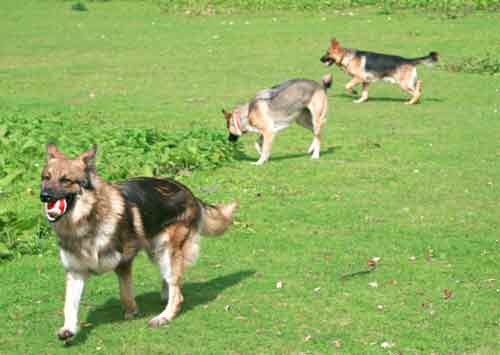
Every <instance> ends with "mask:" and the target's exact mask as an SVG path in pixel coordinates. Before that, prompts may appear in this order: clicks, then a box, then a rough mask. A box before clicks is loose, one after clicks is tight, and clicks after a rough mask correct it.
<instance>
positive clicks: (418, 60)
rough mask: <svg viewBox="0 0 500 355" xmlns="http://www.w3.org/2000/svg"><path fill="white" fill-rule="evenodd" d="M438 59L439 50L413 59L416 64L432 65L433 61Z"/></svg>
mask: <svg viewBox="0 0 500 355" xmlns="http://www.w3.org/2000/svg"><path fill="white" fill-rule="evenodd" d="M438 60H439V54H438V52H430V53H429V55H428V56H425V57H421V58H415V59H413V60H412V61H413V63H415V64H425V65H432V64H433V63H436V62H437V61H438Z"/></svg>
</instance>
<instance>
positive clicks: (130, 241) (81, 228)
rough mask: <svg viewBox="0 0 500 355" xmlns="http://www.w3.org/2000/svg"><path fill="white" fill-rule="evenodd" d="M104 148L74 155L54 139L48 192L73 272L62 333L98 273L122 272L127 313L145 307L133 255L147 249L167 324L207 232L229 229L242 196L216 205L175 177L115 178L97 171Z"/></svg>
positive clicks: (72, 328) (66, 334)
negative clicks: (139, 301)
mask: <svg viewBox="0 0 500 355" xmlns="http://www.w3.org/2000/svg"><path fill="white" fill-rule="evenodd" d="M96 149H97V147H96V146H95V145H94V146H93V147H92V148H91V149H90V150H89V151H87V152H85V153H83V154H81V155H80V156H78V157H77V158H76V159H69V158H67V157H66V155H64V154H63V153H62V152H60V151H59V150H58V149H57V148H56V146H55V145H53V144H48V146H47V162H46V165H45V167H44V169H43V171H42V184H41V191H40V199H41V200H42V202H43V203H44V206H45V213H46V216H47V219H48V220H49V222H50V223H51V225H52V227H53V228H54V230H55V232H56V234H57V236H58V242H59V249H60V258H61V261H62V264H63V266H64V269H65V271H66V297H65V303H64V326H63V327H62V328H61V329H60V330H59V331H58V333H57V335H58V337H59V338H60V339H61V340H64V341H67V340H69V339H70V338H72V337H73V336H74V335H75V334H76V333H77V332H78V308H79V304H80V299H81V296H82V293H83V289H84V285H85V281H86V280H87V278H88V277H89V276H90V275H92V274H101V273H104V272H108V271H114V272H115V273H116V275H117V276H118V281H119V286H120V299H121V302H122V304H123V307H124V310H125V318H126V319H130V318H132V317H133V316H134V315H135V314H136V313H137V312H138V308H137V305H136V303H135V300H134V294H133V289H132V261H133V259H134V257H135V256H136V254H137V253H138V252H139V250H140V249H145V250H146V251H147V253H148V254H149V256H150V258H151V259H152V260H153V261H154V262H156V263H157V264H158V265H159V267H160V273H161V276H162V279H163V285H162V293H161V296H162V298H163V299H164V300H167V301H168V302H167V306H166V308H165V309H164V311H163V312H161V313H160V314H159V315H157V316H156V317H154V318H153V319H151V320H150V321H149V325H150V326H151V327H159V326H161V325H163V324H165V323H167V322H168V321H171V320H172V319H173V318H174V317H175V316H176V314H177V313H179V311H180V309H181V303H182V301H183V297H182V293H181V289H180V285H181V277H182V273H183V272H184V269H185V267H186V266H187V265H188V264H191V263H193V262H194V261H195V260H196V257H197V255H198V250H199V235H200V234H203V235H221V234H223V233H224V231H225V230H226V229H227V228H228V226H229V224H230V223H231V219H232V215H233V212H234V211H235V209H236V207H237V203H235V202H233V203H229V204H226V205H224V204H220V205H217V206H213V205H209V204H207V203H205V202H203V201H201V200H200V199H198V198H196V197H195V196H193V194H192V193H191V191H190V190H189V189H188V188H187V187H186V186H184V185H182V184H180V183H178V182H176V181H174V180H171V179H157V178H148V177H138V178H132V179H130V180H127V181H124V182H119V183H109V182H106V181H104V180H103V179H102V178H100V177H99V176H98V175H97V173H96V168H95V156H96Z"/></svg>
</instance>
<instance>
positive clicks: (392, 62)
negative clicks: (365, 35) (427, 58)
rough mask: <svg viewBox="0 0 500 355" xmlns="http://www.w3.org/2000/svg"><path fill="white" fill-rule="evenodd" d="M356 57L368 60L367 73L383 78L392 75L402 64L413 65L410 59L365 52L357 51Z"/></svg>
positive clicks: (366, 64)
mask: <svg viewBox="0 0 500 355" xmlns="http://www.w3.org/2000/svg"><path fill="white" fill-rule="evenodd" d="M356 55H357V56H361V57H365V58H366V63H365V70H366V71H368V72H372V73H375V74H377V75H382V76H385V75H388V74H391V73H392V72H394V71H395V70H396V69H397V68H398V67H399V66H400V65H402V64H406V63H411V60H410V59H406V58H403V57H400V56H397V55H390V54H382V53H375V52H365V51H356Z"/></svg>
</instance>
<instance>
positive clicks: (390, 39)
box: [0, 0, 500, 355]
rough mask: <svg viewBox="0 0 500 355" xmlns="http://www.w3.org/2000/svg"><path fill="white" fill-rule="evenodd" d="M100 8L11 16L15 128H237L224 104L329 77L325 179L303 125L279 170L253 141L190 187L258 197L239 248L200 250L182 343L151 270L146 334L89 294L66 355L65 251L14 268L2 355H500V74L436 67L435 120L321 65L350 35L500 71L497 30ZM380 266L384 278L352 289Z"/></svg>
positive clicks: (429, 74)
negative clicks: (358, 92) (56, 122)
mask: <svg viewBox="0 0 500 355" xmlns="http://www.w3.org/2000/svg"><path fill="white" fill-rule="evenodd" d="M87 6H88V8H89V11H87V12H77V11H71V3H70V2H63V1H35V0H31V1H24V2H23V6H20V5H19V2H18V1H13V0H3V1H2V4H1V5H0V9H1V11H2V15H1V18H2V20H1V21H0V31H1V33H2V36H1V38H0V53H1V56H0V92H1V95H0V109H1V111H0V114H3V113H5V112H7V111H9V110H12V109H14V108H22V109H23V110H25V111H26V112H29V113H33V114H36V113H49V114H51V113H55V112H64V113H66V114H72V115H73V116H72V117H74V120H75V121H76V122H79V121H81V122H82V123H83V122H85V123H88V122H92V121H93V120H96V122H98V124H99V125H102V122H103V120H104V122H105V123H104V126H103V129H105V128H107V129H110V128H116V129H120V128H123V127H134V128H143V127H144V128H146V127H156V128H159V129H162V130H168V131H175V130H177V129H181V128H183V129H185V128H193V127H195V128H199V127H210V128H220V129H221V130H223V129H224V122H223V119H222V118H223V116H222V115H221V114H220V110H221V108H222V107H226V108H231V107H232V106H233V105H235V104H237V103H240V102H243V101H244V100H246V99H248V98H249V97H251V96H252V94H254V93H255V92H256V91H257V90H259V89H262V88H265V87H269V86H271V85H273V84H277V83H279V82H281V81H284V80H286V79H289V78H294V77H305V78H312V79H319V78H320V77H321V76H322V75H324V74H325V73H327V72H332V73H333V76H334V83H333V88H332V90H331V91H329V103H330V111H329V114H328V116H327V117H328V124H327V127H326V129H325V130H324V134H323V140H322V143H323V145H322V156H321V159H320V160H319V161H311V160H310V159H309V158H308V156H307V155H306V149H307V147H308V146H309V143H310V141H311V134H310V132H308V131H305V130H303V129H302V128H299V127H298V126H292V127H291V128H290V129H288V130H285V131H284V132H283V133H282V134H280V135H279V136H278V137H277V139H276V141H275V144H274V147H273V152H272V156H271V160H270V162H269V163H267V164H265V165H264V166H261V167H255V166H252V165H250V162H251V161H254V160H257V153H256V152H255V150H254V149H253V142H254V137H251V136H249V137H245V138H244V139H243V144H244V150H245V153H246V156H245V157H243V158H242V159H241V161H238V162H236V163H232V164H229V165H227V166H225V167H223V168H220V169H217V170H214V171H204V172H203V171H202V172H196V171H195V172H194V174H193V175H192V176H188V177H182V181H183V182H184V183H186V184H187V185H188V186H190V187H191V188H192V190H193V191H194V192H195V193H196V194H197V195H198V196H199V197H202V198H203V199H204V200H207V201H209V202H216V201H229V200H231V199H239V200H240V203H241V210H240V212H239V213H238V215H237V218H236V221H235V225H234V226H233V228H232V229H231V230H230V232H229V233H227V234H226V235H225V236H224V237H221V238H215V239H208V238H207V239H205V240H204V241H203V243H202V252H201V256H200V258H199V260H198V263H197V264H196V265H195V266H194V267H192V268H191V269H189V271H188V272H187V273H186V278H185V285H184V288H183V291H184V298H185V303H184V308H183V312H182V314H180V316H179V317H178V318H177V319H176V320H175V321H174V322H172V323H171V324H170V325H168V326H167V327H164V328H161V329H154V330H152V329H149V328H148V327H147V320H148V319H150V318H151V317H152V316H153V315H155V314H157V313H159V312H160V311H161V309H162V307H163V306H162V305H161V303H160V296H159V288H160V276H159V273H158V270H157V269H156V268H155V267H154V266H153V265H152V264H150V263H149V261H148V260H147V258H146V257H145V256H141V257H139V258H138V259H137V262H136V263H135V289H136V295H137V297H136V298H137V301H138V304H139V307H140V308H141V310H142V315H141V316H140V317H139V318H138V319H136V320H133V321H124V320H122V318H121V315H122V311H121V306H120V304H119V301H118V285H117V281H116V278H115V276H114V275H113V274H108V275H105V276H101V277H95V278H92V279H91V280H90V281H89V283H88V285H87V288H86V292H85V295H84V298H83V304H82V309H81V312H80V319H81V321H82V322H83V323H82V326H83V329H82V331H81V333H80V334H79V335H78V337H77V338H76V339H75V342H74V344H73V345H72V346H69V347H65V346H64V345H62V344H61V343H60V342H59V341H58V340H57V339H56V336H55V332H56V330H57V329H58V328H59V327H60V326H61V325H62V323H63V317H62V309H63V296H64V281H63V274H64V273H63V269H62V267H61V265H60V262H59V259H58V256H57V251H56V250H55V249H56V248H55V247H54V251H53V252H52V253H48V254H47V255H44V256H26V257H22V258H18V259H16V260H14V261H12V262H4V263H2V264H0V275H1V280H2V286H1V287H0V323H1V324H2V326H1V327H0V354H42V353H43V354H46V353H48V354H55V353H65V354H66V353H68V354H69V353H99V352H100V353H106V354H110V353H111V354H113V353H127V354H149V353H162V354H228V355H229V354H331V353H337V352H338V353H347V354H385V353H393V354H395V353H398V352H399V353H403V354H412V353H417V354H430V353H433V352H434V353H436V354H448V353H456V354H464V353H467V354H469V353H470V354H494V353H499V352H500V350H499V349H500V340H499V339H500V280H499V270H500V267H499V266H500V259H499V258H500V234H499V232H498V231H499V229H500V207H499V206H500V190H499V187H500V164H499V161H500V145H499V142H500V80H499V76H491V75H480V74H466V73H461V72H449V71H445V70H443V69H440V68H427V67H425V66H422V67H419V77H420V78H421V79H422V80H423V96H422V102H421V104H420V105H416V106H413V107H408V106H406V105H403V102H404V100H406V94H404V93H403V92H402V91H401V90H400V89H398V88H397V87H396V86H392V85H388V84H382V83H381V84H375V85H372V86H371V90H370V95H371V99H370V100H369V101H368V102H367V103H365V104H362V105H355V104H353V103H352V98H351V97H349V96H348V95H346V94H345V93H344V90H343V87H344V85H345V83H346V82H347V81H348V79H349V78H348V77H347V75H346V74H344V73H343V72H341V71H340V70H339V69H338V68H331V69H327V68H325V67H324V66H322V65H321V63H320V62H319V58H320V56H321V55H322V54H323V53H324V51H325V50H326V48H327V45H328V41H329V39H330V38H331V37H332V36H336V37H337V38H338V39H339V40H341V41H342V42H343V43H345V45H346V46H347V47H357V48H362V49H365V50H373V51H378V52H386V53H397V54H401V55H404V56H407V57H413V56H421V55H425V54H427V53H428V52H429V51H431V50H436V51H438V52H439V53H440V54H441V58H442V59H443V61H444V62H446V61H457V60H458V61H459V60H460V59H461V58H464V57H472V56H482V55H484V54H485V53H486V51H487V50H493V51H496V52H494V53H496V54H497V56H498V53H499V50H500V32H499V31H498V23H499V22H500V13H477V14H473V15H469V16H466V17H459V18H456V19H445V18H443V17H441V16H438V15H430V14H426V13H424V12H421V13H416V12H399V13H396V14H392V15H390V16H388V15H381V14H379V13H378V11H377V10H376V9H370V8H367V9H356V10H347V11H338V12H335V11H333V10H332V11H330V12H325V13H312V12H311V13H297V12H280V13H270V14H265V15H264V14H262V15H244V14H237V15H217V16H185V15H179V16H173V15H168V14H166V13H164V12H162V11H160V9H159V8H158V7H156V6H155V5H152V4H151V3H150V2H146V1H145V2H121V1H111V2H90V3H88V4H87ZM497 58H498V57H497ZM96 124H97V123H96ZM67 134H68V136H71V135H73V136H74V137H75V139H78V134H79V132H78V131H72V132H67ZM96 143H100V142H96ZM61 148H62V150H64V149H65V147H61ZM43 149H44V147H40V150H43ZM100 154H106V152H105V151H101V152H100ZM0 155H1V153H0ZM39 163H40V164H42V163H43V161H40V162H39ZM98 170H101V171H106V166H103V165H100V166H98ZM37 185H38V181H34V182H33V184H32V187H33V188H36V187H37ZM0 198H1V197H0ZM26 198H28V199H31V200H32V201H33V204H39V201H38V200H37V198H36V194H35V195H31V196H27V197H26ZM0 203H10V204H13V203H15V202H14V201H5V202H1V201H0ZM54 238H55V236H54ZM372 257H380V258H381V260H380V263H379V265H378V266H377V268H376V270H374V271H372V272H370V273H364V274H355V273H356V272H358V271H362V270H365V269H367V261H368V260H369V259H370V258H372ZM350 273H351V276H348V277H342V275H345V274H350ZM279 281H281V282H282V283H283V287H282V288H277V287H276V284H277V283H278V282H279ZM374 286H376V287H374ZM445 290H446V291H445ZM384 343H385V344H384ZM383 344H384V345H387V344H389V347H387V348H385V347H383V346H382V345H383Z"/></svg>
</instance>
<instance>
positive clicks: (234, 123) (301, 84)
mask: <svg viewBox="0 0 500 355" xmlns="http://www.w3.org/2000/svg"><path fill="white" fill-rule="evenodd" d="M331 84H332V76H331V75H326V76H325V77H323V79H322V83H321V84H320V83H318V82H316V81H314V80H307V79H292V80H287V81H285V82H283V83H281V84H279V85H276V86H273V87H272V88H270V89H265V90H261V91H259V92H258V93H257V94H256V95H255V96H254V98H253V99H252V100H250V102H248V103H245V104H243V105H239V106H237V107H236V108H235V109H234V110H233V111H231V112H228V111H226V110H222V113H223V114H224V117H225V119H226V123H227V129H228V131H229V140H230V141H236V140H238V138H239V137H240V136H241V135H243V134H244V133H247V132H255V133H258V134H259V138H258V140H257V142H256V145H255V147H256V149H257V152H258V153H259V154H260V158H259V160H258V161H257V162H255V163H253V164H255V165H261V164H263V163H265V162H266V161H267V160H268V159H269V156H270V155H271V147H272V143H273V139H274V136H275V135H276V134H277V133H278V132H279V131H281V130H282V129H285V128H287V127H288V126H289V125H290V124H291V123H292V122H293V121H296V122H297V123H298V124H299V125H301V126H302V127H304V128H307V129H310V130H311V131H312V132H313V135H314V138H313V142H312V143H311V146H310V147H309V150H308V153H309V154H311V153H312V156H311V157H312V158H313V159H319V151H320V139H321V137H320V133H321V127H322V126H323V125H324V124H325V123H326V112H327V110H328V98H327V96H326V90H327V89H328V88H330V86H331Z"/></svg>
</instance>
